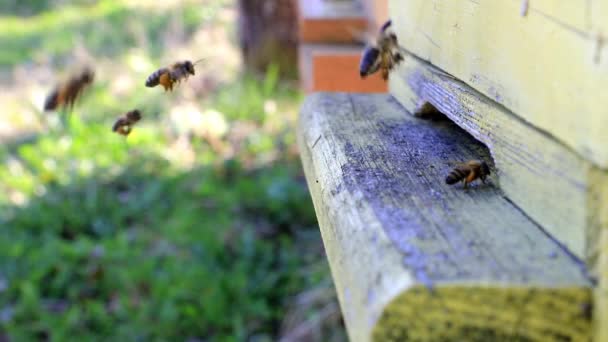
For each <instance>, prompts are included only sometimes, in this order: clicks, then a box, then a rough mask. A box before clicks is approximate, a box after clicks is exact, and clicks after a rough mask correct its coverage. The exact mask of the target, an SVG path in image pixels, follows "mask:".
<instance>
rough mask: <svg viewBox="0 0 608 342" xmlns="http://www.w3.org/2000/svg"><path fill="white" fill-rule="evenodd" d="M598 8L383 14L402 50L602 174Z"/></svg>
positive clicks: (444, 5) (539, 6)
mask: <svg viewBox="0 0 608 342" xmlns="http://www.w3.org/2000/svg"><path fill="white" fill-rule="evenodd" d="M604 2H605V1H604ZM601 3H602V2H601V1H599V0H598V1H591V2H588V1H583V0H578V1H562V2H559V4H558V2H555V1H548V0H547V1H536V0H530V1H529V5H530V10H529V11H528V14H527V15H526V16H521V14H520V10H521V4H522V1H515V0H510V1H471V0H454V1H439V0H431V1H429V0H410V1H401V0H391V1H389V13H390V15H391V17H392V18H393V22H394V26H395V29H396V32H397V35H398V37H399V40H400V43H401V45H403V46H404V47H405V48H407V49H408V50H410V51H412V52H413V53H415V54H416V55H418V56H420V57H421V58H423V59H425V60H428V61H430V62H431V63H433V64H434V65H437V66H438V67H440V68H441V69H443V70H445V71H447V72H449V73H451V74H453V75H455V76H456V77H457V78H459V79H461V80H463V81H464V82H466V83H467V84H469V85H471V86H472V87H473V88H475V89H476V90H478V91H480V92H481V93H483V94H484V95H486V96H488V97H489V98H491V99H493V100H495V101H496V102H498V103H500V104H502V105H504V106H505V107H507V108H508V109H510V110H511V111H512V112H514V113H516V114H517V115H519V116H521V117H522V118H524V119H525V120H526V121H527V122H530V123H531V124H533V125H534V126H536V127H539V128H540V129H542V130H544V131H546V132H548V133H549V134H551V135H553V136H554V137H556V138H557V139H558V140H560V141H562V142H564V143H565V144H566V145H568V146H570V147H571V148H573V149H574V150H576V151H577V152H579V153H580V154H581V155H582V156H583V157H584V158H586V159H588V160H591V161H592V162H594V163H596V164H597V165H598V166H600V167H602V168H604V169H606V168H608V135H607V134H606V133H605V132H606V130H608V115H605V114H606V108H608V96H606V95H605V92H606V80H607V79H608V52H606V51H605V50H606V49H607V47H608V45H607V44H603V45H602V44H600V45H598V39H597V37H598V36H597V34H598V33H601V29H600V28H597V27H592V26H593V25H592V24H593V23H598V22H604V23H605V22H607V19H606V16H602V12H604V13H605V11H602V8H601V7H602V6H604V5H602V4H601ZM590 8H591V9H593V13H592V11H591V10H589V9H590ZM596 8H597V9H598V11H596V10H595V9H596ZM598 16H599V17H598ZM593 18H594V19H593ZM603 25H608V24H603ZM596 31H599V32H596ZM603 34H604V35H606V34H608V33H606V32H604V33H603ZM598 46H600V47H601V48H598ZM597 56H599V57H597Z"/></svg>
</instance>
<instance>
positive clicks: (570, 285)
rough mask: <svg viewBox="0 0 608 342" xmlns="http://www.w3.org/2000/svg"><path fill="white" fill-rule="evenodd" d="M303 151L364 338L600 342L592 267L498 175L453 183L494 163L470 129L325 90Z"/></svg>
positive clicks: (388, 101) (313, 101)
mask: <svg viewBox="0 0 608 342" xmlns="http://www.w3.org/2000/svg"><path fill="white" fill-rule="evenodd" d="M298 144H299V147H300V150H301V154H302V161H303V165H304V169H305V172H306V178H307V181H308V185H309V188H310V191H311V195H312V198H313V202H314V205H315V209H316V212H317V217H318V218H319V224H320V227H321V232H322V235H323V241H324V244H325V248H326V251H327V255H328V259H329V262H330V265H331V270H332V275H333V277H334V280H335V284H336V288H337V291H338V297H339V300H340V304H341V307H342V310H343V313H344V319H345V322H346V325H347V328H348V332H349V336H350V338H351V339H352V340H353V341H367V340H370V339H371V338H372V335H373V336H376V339H378V340H385V338H389V337H390V338H397V337H398V336H404V334H407V336H408V337H409V338H411V339H413V340H416V339H419V340H429V338H433V337H434V336H443V335H445V334H447V335H446V336H456V337H458V338H460V340H462V341H465V340H467V341H475V340H479V341H484V340H483V339H478V338H477V337H476V336H486V337H487V336H489V335H487V334H495V336H498V337H499V338H504V339H507V340H508V339H510V338H511V339H512V338H514V337H516V336H523V337H525V338H526V339H528V340H531V341H547V340H552V339H557V338H558V337H559V336H567V337H570V338H572V339H573V340H583V341H584V340H588V337H589V336H588V335H589V331H590V324H589V319H588V318H586V317H585V315H582V314H579V312H580V309H579V308H580V306H581V305H582V304H585V303H588V302H589V297H590V281H589V279H588V278H587V276H586V273H585V268H584V266H582V263H580V262H579V261H578V260H576V259H575V258H574V257H573V256H571V255H570V254H569V253H567V252H566V251H565V250H564V249H563V248H562V247H561V246H560V245H559V244H557V243H556V242H555V241H554V240H552V239H551V238H549V237H548V236H547V235H546V234H545V233H544V232H543V231H541V229H540V228H539V227H538V226H536V224H535V223H534V222H532V221H531V220H530V219H529V218H528V217H526V216H525V215H524V214H523V213H522V212H521V211H520V210H518V209H517V208H516V207H515V206H513V204H511V202H509V201H508V200H506V199H505V198H504V196H503V194H502V192H501V191H500V190H499V188H498V187H497V186H496V185H497V184H498V183H497V182H496V178H493V179H492V183H493V184H490V185H481V184H476V183H474V184H473V186H472V188H471V189H470V190H469V191H464V190H463V189H462V188H460V186H448V185H446V184H445V177H446V175H447V174H448V173H449V171H450V170H451V168H452V167H453V166H454V163H455V162H458V161H465V160H468V159H472V158H481V159H484V160H488V161H490V160H491V158H490V156H489V153H488V151H487V149H486V148H485V147H484V146H483V145H481V144H480V143H478V142H476V141H475V140H474V139H473V138H471V136H469V135H468V134H467V133H465V132H464V131H462V130H461V129H459V128H458V127H457V126H456V125H454V124H453V123H451V122H449V121H441V122H437V121H430V120H422V119H417V118H414V117H412V116H410V115H409V114H408V113H406V112H405V111H404V110H403V108H402V107H401V106H400V105H399V104H398V103H397V101H396V100H394V99H393V98H392V97H391V96H387V95H348V94H341V93H334V94H326V93H318V94H313V95H310V96H309V97H308V99H307V100H306V102H305V103H304V104H303V106H302V110H301V115H300V122H299V129H298ZM537 295H539V296H538V297H537ZM539 298H541V299H542V300H540V302H536V301H535V300H536V299H539ZM481 303H492V305H486V306H483V305H481ZM555 308H565V309H564V310H565V311H563V314H556V313H555V312H553V311H554V310H555ZM560 312H561V311H560ZM524 321H525V322H526V323H522V322H524ZM496 322H500V324H497V323H496ZM425 327H426V328H429V329H426V328H425ZM430 327H432V329H430ZM566 327H567V328H566ZM425 331H427V332H425ZM391 336H392V337H391ZM581 338H582V339H581ZM485 341H487V339H486V340H485Z"/></svg>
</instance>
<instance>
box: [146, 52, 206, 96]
mask: <svg viewBox="0 0 608 342" xmlns="http://www.w3.org/2000/svg"><path fill="white" fill-rule="evenodd" d="M203 60H204V59H199V60H198V61H196V62H194V63H192V62H191V61H183V62H177V63H175V64H173V65H172V66H170V67H166V68H160V69H158V70H156V71H155V72H153V73H152V74H151V75H150V76H148V79H147V80H146V87H148V88H153V87H156V86H157V85H159V84H160V85H162V86H163V88H165V91H167V90H171V91H173V85H174V84H175V83H179V82H181V80H187V79H188V77H189V76H190V75H195V71H194V66H195V65H196V64H198V63H199V62H201V61H203Z"/></svg>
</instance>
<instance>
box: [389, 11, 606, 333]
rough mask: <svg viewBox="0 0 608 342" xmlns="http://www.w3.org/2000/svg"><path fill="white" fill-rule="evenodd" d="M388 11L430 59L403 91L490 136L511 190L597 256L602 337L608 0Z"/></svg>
mask: <svg viewBox="0 0 608 342" xmlns="http://www.w3.org/2000/svg"><path fill="white" fill-rule="evenodd" d="M388 12H389V16H390V17H391V18H392V19H393V24H394V28H395V31H396V33H397V36H398V38H399V43H400V45H401V46H402V47H403V48H404V49H406V50H408V51H410V52H411V53H413V54H414V55H416V56H417V57H419V58H420V59H421V60H419V59H416V58H407V59H406V61H405V62H404V63H403V64H402V66H401V67H400V68H399V69H398V70H397V71H396V72H395V73H394V74H393V76H392V77H391V81H390V82H391V84H390V90H391V93H392V94H393V95H394V96H395V97H396V98H397V99H398V100H399V102H400V103H401V104H402V105H403V106H404V107H405V109H407V110H408V111H411V112H415V111H416V110H417V109H419V108H420V106H422V105H423V104H425V103H430V104H432V105H433V106H434V107H436V108H437V109H439V110H440V111H441V112H443V113H444V114H446V115H447V116H448V117H449V118H450V119H452V120H453V121H454V122H455V123H457V124H458V125H459V126H460V127H462V128H464V129H465V130H466V131H467V132H469V133H470V134H471V135H473V137H475V138H476V139H478V140H479V141H481V142H483V143H484V144H485V145H486V146H487V147H488V148H489V150H490V153H491V155H492V158H493V159H494V162H495V164H496V168H497V169H498V170H499V172H500V175H499V182H500V187H501V189H502V190H503V191H504V193H505V195H506V197H507V198H508V199H509V200H511V201H512V202H513V203H514V204H515V205H517V206H518V207H519V208H520V209H521V210H523V211H524V212H525V213H526V214H527V215H528V216H529V217H530V218H532V219H533V220H534V221H536V222H537V223H538V224H540V226H541V227H542V228H543V229H544V230H546V231H547V232H548V233H550V235H551V236H552V237H554V238H556V239H557V240H558V241H560V242H561V243H563V244H564V245H565V246H567V247H568V248H569V249H570V250H571V251H572V252H573V253H574V254H575V255H577V256H578V257H580V258H582V259H584V260H585V261H586V263H587V266H588V267H589V269H590V270H591V274H592V276H593V277H594V278H595V279H596V280H597V285H596V286H595V291H594V293H595V301H594V305H593V308H594V309H593V319H594V324H595V340H596V341H600V342H603V341H608V172H607V170H608V44H607V43H608V2H607V1H604V0H572V1H551V0H503V1H483V0H453V1H441V0H408V1H402V0H389V11H388ZM434 67H437V68H439V69H441V70H442V71H445V72H446V73H448V74H450V75H452V76H453V77H454V78H451V77H444V76H442V75H441V74H439V73H434V72H433V68H434Z"/></svg>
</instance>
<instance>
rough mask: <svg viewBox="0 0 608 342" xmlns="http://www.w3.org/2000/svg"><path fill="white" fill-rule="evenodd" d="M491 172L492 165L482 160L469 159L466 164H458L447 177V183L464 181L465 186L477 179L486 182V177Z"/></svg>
mask: <svg viewBox="0 0 608 342" xmlns="http://www.w3.org/2000/svg"><path fill="white" fill-rule="evenodd" d="M489 174H490V167H488V164H486V162H484V161H481V160H469V161H468V162H466V163H464V164H460V165H458V166H456V167H455V168H454V169H453V170H452V172H450V174H449V175H448V176H447V177H446V178H445V182H446V184H449V185H452V184H455V183H457V182H459V181H463V182H464V188H465V189H466V188H467V186H468V185H469V184H470V183H471V182H473V181H474V180H476V179H477V178H479V179H481V181H482V182H483V183H485V182H486V177H487V176H488V175H489Z"/></svg>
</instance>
